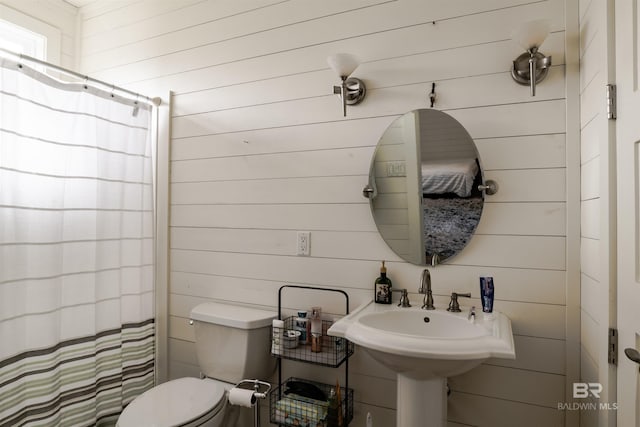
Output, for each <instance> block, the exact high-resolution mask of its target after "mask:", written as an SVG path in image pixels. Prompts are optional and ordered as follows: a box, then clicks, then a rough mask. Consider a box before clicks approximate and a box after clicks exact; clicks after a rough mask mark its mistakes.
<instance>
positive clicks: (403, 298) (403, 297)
mask: <svg viewBox="0 0 640 427" xmlns="http://www.w3.org/2000/svg"><path fill="white" fill-rule="evenodd" d="M392 292H400V302H398V307H411V303H409V293H408V292H407V290H406V289H394V290H393V291H392Z"/></svg>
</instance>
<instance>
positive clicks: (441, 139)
mask: <svg viewBox="0 0 640 427" xmlns="http://www.w3.org/2000/svg"><path fill="white" fill-rule="evenodd" d="M417 142H420V143H419V144H418V143H417ZM482 183H483V171H482V167H481V162H480V157H479V154H478V150H477V147H476V145H475V143H474V142H473V139H472V138H471V136H470V135H469V133H468V132H467V130H466V129H465V128H464V127H463V126H462V125H461V124H460V123H459V122H458V121H457V120H456V119H454V118H453V117H451V116H450V115H448V114H446V113H444V112H442V111H439V110H434V109H419V110H413V111H410V112H408V113H406V114H404V115H402V116H400V117H399V118H397V119H396V120H394V121H393V122H392V123H391V125H389V127H388V128H387V129H386V130H385V132H384V133H383V134H382V136H381V137H380V140H379V141H378V145H377V147H376V150H375V153H374V155H373V158H372V160H371V167H370V171H369V184H368V186H367V187H366V188H365V196H366V197H368V198H369V205H370V207H371V214H372V215H373V218H374V220H375V223H376V226H377V228H378V232H379V233H380V236H381V237H382V238H383V239H384V240H385V242H386V243H387V245H389V247H390V248H391V249H392V250H393V251H394V252H395V253H396V254H397V255H398V256H399V257H401V258H402V259H404V260H406V261H408V262H410V263H413V264H417V265H437V264H440V263H442V262H447V261H449V260H451V259H452V258H453V257H454V256H455V255H457V254H458V253H460V251H462V250H463V248H464V247H465V246H466V245H467V243H469V241H470V240H471V238H472V237H473V234H474V233H475V230H476V228H477V226H478V223H479V222H480V217H481V215H482V211H483V207H484V193H483V192H482V191H481V190H480V189H479V188H478V186H479V185H481V184H482ZM367 193H368V194H367Z"/></svg>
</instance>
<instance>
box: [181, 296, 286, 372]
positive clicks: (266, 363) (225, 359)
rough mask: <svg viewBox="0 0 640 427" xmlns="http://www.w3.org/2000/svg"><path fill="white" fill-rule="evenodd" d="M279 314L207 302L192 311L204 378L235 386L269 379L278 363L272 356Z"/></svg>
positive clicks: (197, 348)
mask: <svg viewBox="0 0 640 427" xmlns="http://www.w3.org/2000/svg"><path fill="white" fill-rule="evenodd" d="M275 318H277V313H275V312H272V311H267V310H260V309H255V308H249V307H243V306H239V305H233V304H226V303H224V304H223V303H217V302H207V303H204V304H199V305H197V306H196V307H194V308H193V310H191V319H192V320H193V323H194V328H195V339H196V355H197V357H198V364H199V365H200V370H201V371H202V373H203V374H204V375H206V376H207V377H210V378H215V379H217V380H221V381H225V382H228V383H232V384H236V383H238V382H239V381H241V380H243V379H255V378H257V379H262V380H267V379H268V378H269V377H270V376H271V375H272V374H273V372H274V370H275V366H276V360H275V358H273V357H272V356H271V324H272V320H273V319H275Z"/></svg>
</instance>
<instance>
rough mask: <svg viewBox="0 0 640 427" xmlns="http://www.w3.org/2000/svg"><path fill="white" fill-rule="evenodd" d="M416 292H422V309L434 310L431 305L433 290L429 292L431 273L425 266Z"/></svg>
mask: <svg viewBox="0 0 640 427" xmlns="http://www.w3.org/2000/svg"><path fill="white" fill-rule="evenodd" d="M418 293H421V294H424V300H423V302H422V309H424V310H435V309H436V308H435V307H434V305H433V292H431V273H429V269H427V268H425V269H424V271H423V272H422V280H421V281H420V287H419V288H418Z"/></svg>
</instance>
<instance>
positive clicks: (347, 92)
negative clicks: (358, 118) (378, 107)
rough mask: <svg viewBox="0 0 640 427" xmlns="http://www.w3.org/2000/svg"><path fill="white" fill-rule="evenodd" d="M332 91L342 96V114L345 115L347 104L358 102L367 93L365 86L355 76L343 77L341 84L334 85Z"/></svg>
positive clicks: (356, 103)
mask: <svg viewBox="0 0 640 427" xmlns="http://www.w3.org/2000/svg"><path fill="white" fill-rule="evenodd" d="M333 93H334V94H337V95H340V98H342V114H343V115H344V117H347V105H358V104H360V103H361V102H362V101H363V100H364V98H365V96H366V95H367V87H366V86H365V84H364V82H363V81H362V80H360V79H358V78H356V77H348V78H347V77H343V78H342V85H341V86H334V87H333Z"/></svg>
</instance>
